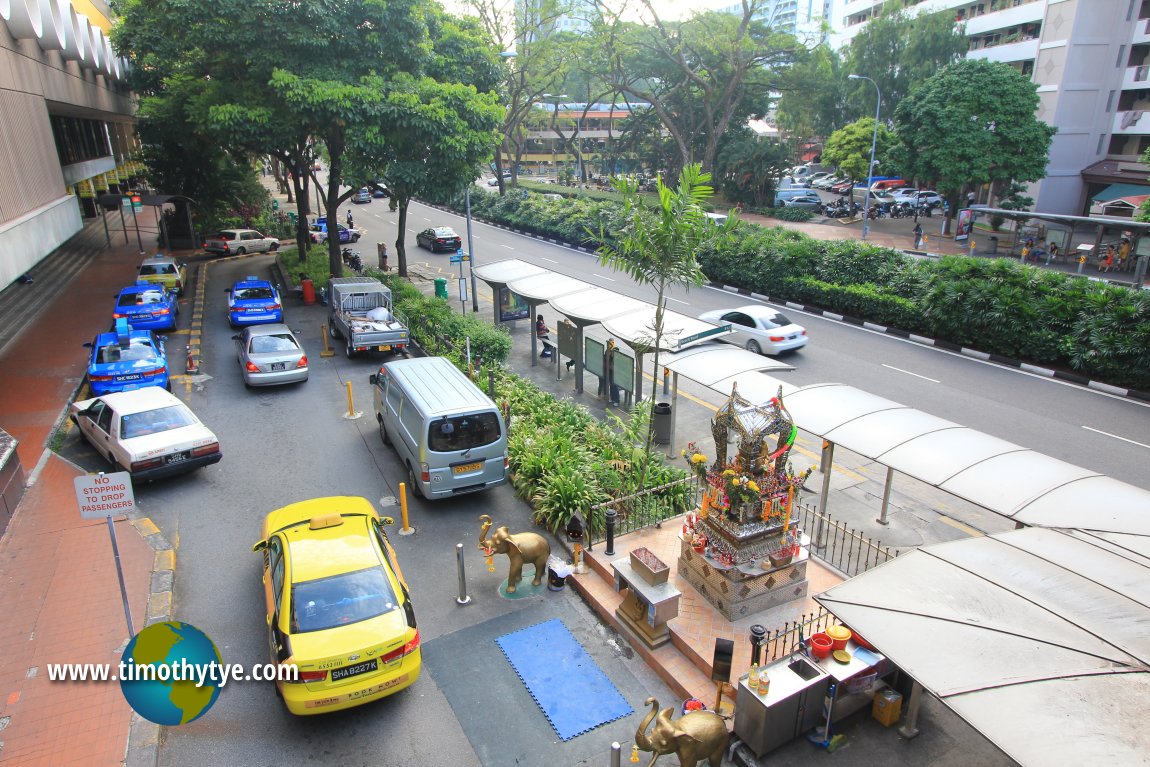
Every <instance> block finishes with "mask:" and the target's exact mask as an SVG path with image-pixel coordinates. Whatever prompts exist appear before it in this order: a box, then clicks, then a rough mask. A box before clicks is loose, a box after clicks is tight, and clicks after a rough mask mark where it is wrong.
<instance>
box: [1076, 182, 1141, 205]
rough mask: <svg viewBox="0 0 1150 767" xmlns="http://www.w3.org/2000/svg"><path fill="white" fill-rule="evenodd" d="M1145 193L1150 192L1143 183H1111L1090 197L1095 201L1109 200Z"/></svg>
mask: <svg viewBox="0 0 1150 767" xmlns="http://www.w3.org/2000/svg"><path fill="white" fill-rule="evenodd" d="M1146 194H1150V186H1146V185H1145V184H1111V185H1110V186H1108V187H1106V188H1105V189H1103V190H1102V191H1101V192H1099V193H1098V194H1096V195H1094V196H1093V197H1091V198H1090V199H1091V200H1094V201H1095V202H1110V201H1111V200H1119V199H1122V198H1123V197H1139V196H1141V195H1146Z"/></svg>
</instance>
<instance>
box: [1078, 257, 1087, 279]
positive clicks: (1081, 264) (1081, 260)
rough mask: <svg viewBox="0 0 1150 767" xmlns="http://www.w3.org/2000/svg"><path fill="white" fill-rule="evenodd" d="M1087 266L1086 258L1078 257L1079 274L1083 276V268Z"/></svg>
mask: <svg viewBox="0 0 1150 767" xmlns="http://www.w3.org/2000/svg"><path fill="white" fill-rule="evenodd" d="M1084 266H1086V256H1085V254H1084V255H1081V256H1079V257H1078V273H1079V274H1082V267H1084Z"/></svg>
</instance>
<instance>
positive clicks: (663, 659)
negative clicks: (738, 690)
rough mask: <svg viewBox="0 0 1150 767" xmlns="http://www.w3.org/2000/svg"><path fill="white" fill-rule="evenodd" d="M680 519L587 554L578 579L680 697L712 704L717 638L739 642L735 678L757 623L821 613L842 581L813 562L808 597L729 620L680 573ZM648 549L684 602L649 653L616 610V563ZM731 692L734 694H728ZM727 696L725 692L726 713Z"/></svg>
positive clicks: (747, 660)
mask: <svg viewBox="0 0 1150 767" xmlns="http://www.w3.org/2000/svg"><path fill="white" fill-rule="evenodd" d="M682 523H683V520H682V518H681V517H679V518H676V519H672V520H668V521H667V522H666V523H664V524H663V526H662V528H647V529H644V530H640V531H637V532H634V533H629V534H628V535H625V536H623V537H621V538H617V539H616V540H615V553H614V555H612V556H607V555H606V554H605V553H604V546H603V544H599V545H597V546H595V547H594V549H593V550H592V551H590V552H585V554H586V557H587V560H588V565H589V567H588V568H587V572H586V573H583V574H581V575H573V576H572V580H573V582H574V586H575V588H576V589H578V590H579V591H580V593H582V594H583V595H584V596H585V598H586V599H587V600H588V601H589V602H590V603H591V604H592V605H593V606H594V607H595V609H596V610H597V611H598V612H599V614H600V615H601V616H603V618H604V619H605V620H607V622H608V623H610V624H611V625H613V626H614V627H615V629H616V630H617V631H619V632H620V633H621V634H623V635H624V636H626V637H628V638H629V639H630V640H631V644H632V646H633V647H634V648H635V650H636V651H637V652H638V653H639V654H640V655H642V656H643V657H644V658H645V659H646V661H647V663H648V664H649V665H650V666H651V667H652V668H653V669H654V670H655V671H656V672H657V673H658V674H659V676H660V677H661V678H662V679H663V681H664V682H666V683H667V685H668V686H670V687H671V689H673V690H675V691H676V693H677V694H679V695H681V696H683V697H684V698H687V697H694V698H699V699H700V700H703V701H705V702H706V703H707V704H708V705H711V704H713V702H714V700H715V697H716V691H717V690H716V683H715V682H713V681H711V659H712V656H713V654H714V648H715V639H716V638H720V637H721V638H725V639H731V640H733V641H734V643H735V655H734V661H733V666H732V668H733V671H732V677H734V676H737V675H738V674H741V673H743V672H744V671H745V670H746V669H747V668H749V667H750V664H751V643H750V627H751V626H752V625H754V624H756V623H758V624H761V625H762V626H764V627H765V628H766V629H767V630H768V631H772V630H773V629H776V628H780V627H782V626H783V624H784V623H786V622H787V621H793V620H797V619H799V618H800V617H801V616H802V615H803V614H809V613H812V612H815V611H817V610H818V604H817V603H816V602H815V601H814V599H813V595H815V594H819V593H821V592H823V591H826V590H827V589H829V588H830V587H831V586H834V585H836V584H838V583H841V582H842V578H841V577H840V576H839V575H837V574H836V573H835V572H833V571H832V570H829V569H828V568H827V567H825V566H824V565H822V564H821V563H820V562H819V560H817V559H814V558H812V559H811V560H810V561H809V563H808V564H807V581H808V583H809V587H808V589H807V594H808V595H807V596H806V597H805V598H803V599H797V600H795V601H793V602H790V603H787V604H786V605H782V606H780V607H777V608H773V609H771V610H766V611H764V612H761V613H756V614H755V615H752V616H750V617H747V618H741V619H739V620H738V621H735V622H731V621H728V620H727V619H726V618H725V617H723V615H722V614H721V613H719V611H718V610H716V609H715V608H714V607H712V606H711V604H710V603H709V602H707V601H706V600H705V599H704V598H703V597H702V596H700V595H699V593H698V592H697V591H696V590H695V589H694V588H693V587H692V586H691V585H690V584H688V583H687V582H686V580H685V579H683V578H681V577H680V576H679V574H678V560H679V531H680V529H681V527H682ZM640 546H645V547H647V548H648V549H650V550H651V551H652V552H654V554H655V555H656V556H657V557H659V558H660V559H662V560H663V561H664V562H666V563H667V564H668V565H670V566H671V576H670V579H669V582H670V583H671V584H672V585H674V586H675V588H677V589H679V591H681V592H682V596H681V597H680V598H679V616H678V617H677V618H675V619H674V620H672V621H670V622H669V623H668V626H669V627H670V630H671V644H667V645H663V646H662V647H660V648H658V649H656V650H649V649H648V648H647V647H646V646H645V645H644V644H643V642H642V641H640V640H639V639H638V638H636V637H635V635H634V633H633V632H632V631H631V630H630V629H628V628H627V627H626V626H624V625H622V623H621V622H620V621H619V620H618V619H617V618H616V617H615V608H616V607H618V605H619V604H620V603H621V602H622V601H623V598H622V596H621V595H620V594H619V593H618V592H616V591H615V589H614V584H613V581H612V578H613V576H612V571H611V562H612V561H614V560H616V559H621V558H626V557H627V556H628V552H629V551H631V549H634V548H638V547H640ZM728 692H729V691H728ZM729 700H730V696H729V695H728V694H726V693H725V694H724V710H725V709H726V707H727V701H729Z"/></svg>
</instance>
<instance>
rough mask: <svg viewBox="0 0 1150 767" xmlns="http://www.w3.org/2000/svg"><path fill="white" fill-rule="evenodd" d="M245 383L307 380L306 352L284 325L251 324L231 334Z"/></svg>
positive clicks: (264, 384) (260, 384)
mask: <svg viewBox="0 0 1150 767" xmlns="http://www.w3.org/2000/svg"><path fill="white" fill-rule="evenodd" d="M232 340H234V341H235V342H236V359H237V360H238V361H239V363H240V373H241V374H242V375H243V378H244V385H245V386H275V385H278V384H290V383H300V382H303V381H306V380H307V375H308V365H307V355H306V354H305V353H304V350H303V347H302V346H301V345H300V342H299V339H297V338H296V337H295V333H293V332H292V331H291V328H289V327H288V326H287V325H284V324H282V323H271V324H268V325H252V326H250V327H247V328H244V330H243V332H241V333H237V334H236V335H234V336H232Z"/></svg>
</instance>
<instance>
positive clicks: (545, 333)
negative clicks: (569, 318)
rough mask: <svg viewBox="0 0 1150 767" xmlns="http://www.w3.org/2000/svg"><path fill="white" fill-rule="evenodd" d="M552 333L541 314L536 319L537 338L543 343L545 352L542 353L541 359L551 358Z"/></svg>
mask: <svg viewBox="0 0 1150 767" xmlns="http://www.w3.org/2000/svg"><path fill="white" fill-rule="evenodd" d="M550 334H551V331H550V330H548V329H547V323H546V321H544V319H543V315H542V314H540V315H538V316H537V317H536V318H535V337H536V338H538V339H539V340H540V341H541V342H542V343H543V351H542V352H540V354H539V356H540V357H550V356H551V349H552V347H551V341H550V339H551V335H550Z"/></svg>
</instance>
